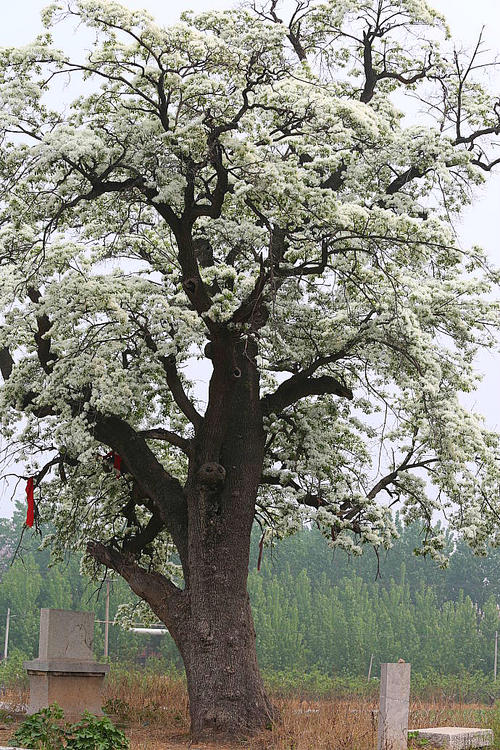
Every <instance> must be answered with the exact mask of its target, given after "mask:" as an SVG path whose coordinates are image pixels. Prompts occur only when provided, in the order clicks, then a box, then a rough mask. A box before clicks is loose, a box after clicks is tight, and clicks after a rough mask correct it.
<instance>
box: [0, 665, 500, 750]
mask: <svg viewBox="0 0 500 750" xmlns="http://www.w3.org/2000/svg"><path fill="white" fill-rule="evenodd" d="M26 698H27V695H26V694H23V693H22V692H20V691H16V692H15V693H14V692H13V693H12V694H9V695H6V696H4V698H3V700H4V701H6V702H9V703H13V704H20V703H22V702H23V701H24V702H25V700H26ZM105 699H106V707H107V710H108V712H110V713H111V718H112V719H113V720H114V721H115V723H116V724H117V725H118V726H120V727H122V728H123V729H124V731H125V732H126V734H127V735H128V736H129V737H130V740H131V750H187V748H191V750H214V749H215V748H218V750H244V749H246V750H374V748H375V747H376V738H377V720H376V709H377V703H376V701H374V700H369V699H362V698H356V697H353V698H352V699H350V700H340V699H332V700H320V701H311V702H306V701H302V700H300V699H298V698H289V699H276V700H275V703H276V705H277V707H278V708H279V710H280V712H281V722H280V723H279V724H277V725H276V726H275V727H273V728H272V729H270V730H268V731H266V732H263V733H262V734H260V735H259V736H257V737H255V738H253V739H251V740H247V741H242V742H240V743H236V744H233V745H223V746H221V745H214V744H206V743H195V744H192V743H191V742H190V740H189V716H188V705H187V695H186V690H185V687H184V683H183V682H182V680H180V679H177V680H176V679H172V678H168V677H161V676H155V675H145V674H140V673H137V672H135V673H131V674H127V673H121V674H119V675H118V676H116V675H115V676H113V677H112V678H111V679H110V680H109V682H108V685H107V687H106V695H105ZM18 720H20V717H16V723H17V721H18ZM443 725H452V726H453V725H455V726H482V727H493V728H495V729H497V728H498V727H500V708H498V707H494V706H493V707H491V706H483V705H480V704H459V703H451V702H446V701H442V700H441V701H437V700H436V701H433V702H430V701H415V702H413V703H412V705H411V710H410V728H417V727H423V726H443ZM12 731H13V725H12V724H11V725H4V724H1V723H0V745H1V744H7V740H8V737H9V736H10V734H11V733H12ZM496 741H497V743H499V744H496V745H495V747H497V748H500V735H497V737H496Z"/></svg>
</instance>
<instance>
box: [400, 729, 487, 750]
mask: <svg viewBox="0 0 500 750" xmlns="http://www.w3.org/2000/svg"><path fill="white" fill-rule="evenodd" d="M413 733H415V734H416V735H417V737H418V739H425V740H427V741H428V742H429V744H430V746H431V747H444V748H448V749H449V750H462V749H464V750H468V749H469V748H470V749H471V750H472V748H480V747H491V746H492V745H493V731H492V730H491V729H476V728H471V729H468V728H466V727H431V728H428V729H414V730H412V734H413Z"/></svg>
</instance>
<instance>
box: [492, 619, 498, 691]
mask: <svg viewBox="0 0 500 750" xmlns="http://www.w3.org/2000/svg"><path fill="white" fill-rule="evenodd" d="M497 664H498V630H495V661H494V664H493V680H494V681H495V682H496V681H497Z"/></svg>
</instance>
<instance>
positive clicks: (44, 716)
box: [11, 703, 66, 750]
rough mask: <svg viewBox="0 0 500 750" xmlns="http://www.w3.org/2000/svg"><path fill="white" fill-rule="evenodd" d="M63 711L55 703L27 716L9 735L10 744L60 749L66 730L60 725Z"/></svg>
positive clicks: (41, 749) (34, 749)
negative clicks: (10, 735)
mask: <svg viewBox="0 0 500 750" xmlns="http://www.w3.org/2000/svg"><path fill="white" fill-rule="evenodd" d="M63 718H64V713H63V710H62V708H60V706H58V705H57V704H56V703H54V704H53V705H51V706H49V707H48V708H42V710H41V711H38V712H37V713H36V714H33V715H32V716H29V717H28V718H27V719H26V720H25V721H23V723H22V724H21V726H20V727H18V728H17V729H16V731H15V732H14V734H13V735H12V737H11V744H13V745H21V746H23V747H31V748H33V750H62V748H64V740H65V738H66V732H65V728H64V726H62V725H61V722H62V719H63Z"/></svg>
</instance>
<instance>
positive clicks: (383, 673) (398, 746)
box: [378, 662, 411, 750]
mask: <svg viewBox="0 0 500 750" xmlns="http://www.w3.org/2000/svg"><path fill="white" fill-rule="evenodd" d="M410 670H411V664H406V663H405V662H399V663H397V664H382V665H381V670H380V711H379V719H378V750H406V749H407V747H408V711H409V706H410Z"/></svg>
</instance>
